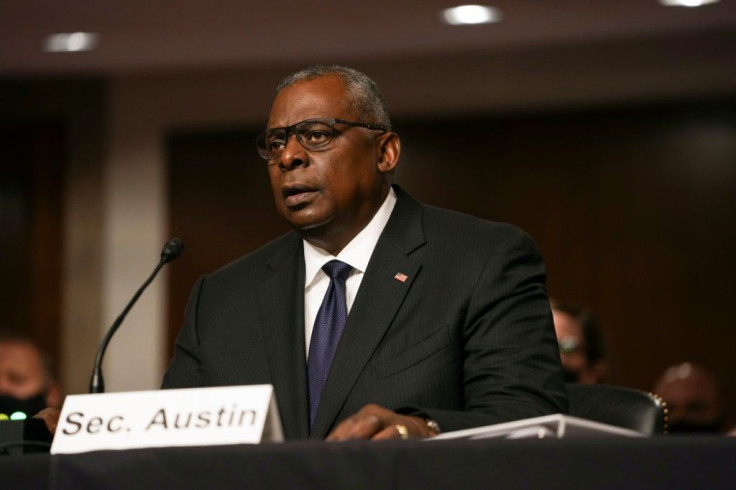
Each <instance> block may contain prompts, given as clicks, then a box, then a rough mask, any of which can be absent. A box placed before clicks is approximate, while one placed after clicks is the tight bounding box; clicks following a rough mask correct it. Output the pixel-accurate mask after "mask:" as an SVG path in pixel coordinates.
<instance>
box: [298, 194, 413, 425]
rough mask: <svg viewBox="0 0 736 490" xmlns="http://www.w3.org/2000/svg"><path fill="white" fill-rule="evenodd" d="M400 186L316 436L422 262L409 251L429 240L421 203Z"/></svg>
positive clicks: (340, 401) (333, 373) (339, 351)
mask: <svg viewBox="0 0 736 490" xmlns="http://www.w3.org/2000/svg"><path fill="white" fill-rule="evenodd" d="M396 192H397V196H398V198H399V199H398V201H397V203H396V206H395V208H394V210H393V212H392V214H391V218H390V219H389V221H388V223H387V224H386V228H385V229H384V231H383V233H382V234H381V238H380V239H379V240H378V243H377V244H376V248H375V250H374V251H373V255H372V256H371V260H370V262H369V264H368V268H367V270H366V273H365V276H364V277H363V281H362V282H361V285H360V289H359V291H358V295H357V296H356V298H355V302H354V303H353V307H352V309H351V310H350V315H349V316H348V321H347V323H346V325H345V329H344V330H343V333H342V337H341V338H340V343H339V344H338V347H337V351H336V352H335V357H334V359H333V361H332V366H331V367H330V373H329V375H328V377H327V382H326V384H325V388H324V391H323V392H322V398H321V400H320V406H319V411H318V412H317V416H316V418H315V421H314V426H313V427H312V432H311V434H310V437H312V438H323V437H325V436H326V435H327V432H328V431H329V430H330V428H331V426H332V424H333V422H334V421H335V418H336V417H337V416H338V414H339V412H340V409H341V408H342V406H343V405H344V403H345V400H346V399H347V397H348V395H349V394H350V391H351V389H352V387H353V386H354V385H355V382H356V381H357V379H358V377H359V376H360V374H361V372H362V371H363V369H364V368H365V365H366V364H367V362H368V360H369V359H370V357H371V355H372V354H373V352H374V351H375V349H376V347H377V346H378V344H379V343H380V341H381V339H382V338H383V336H384V334H385V332H386V330H387V329H388V327H389V325H390V324H391V322H392V321H393V318H394V317H395V316H396V313H397V312H398V310H399V308H400V306H401V304H402V303H403V301H404V298H405V296H406V294H407V293H408V292H409V289H410V288H411V286H412V284H413V282H414V279H415V277H416V275H417V273H418V272H419V269H420V267H421V265H420V264H419V263H418V262H417V261H416V260H414V259H412V258H411V257H410V256H409V253H410V252H411V251H412V250H414V249H416V248H417V247H419V246H421V245H422V244H423V243H424V234H423V232H422V226H421V206H420V205H419V203H417V202H416V201H414V200H413V199H411V198H410V197H409V196H408V195H406V194H405V193H403V192H402V191H401V189H399V188H396Z"/></svg>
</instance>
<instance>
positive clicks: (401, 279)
mask: <svg viewBox="0 0 736 490" xmlns="http://www.w3.org/2000/svg"><path fill="white" fill-rule="evenodd" d="M394 279H396V280H397V281H399V282H406V280H407V279H409V276H407V275H406V274H404V273H403V272H397V273H396V275H395V276H394Z"/></svg>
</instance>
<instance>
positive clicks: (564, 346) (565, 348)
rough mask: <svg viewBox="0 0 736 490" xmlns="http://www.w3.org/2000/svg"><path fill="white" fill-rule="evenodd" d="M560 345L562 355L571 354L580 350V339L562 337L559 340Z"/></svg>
mask: <svg viewBox="0 0 736 490" xmlns="http://www.w3.org/2000/svg"><path fill="white" fill-rule="evenodd" d="M558 345H559V346H560V353H561V354H571V353H573V352H575V351H576V350H578V348H579V347H580V342H578V339H576V338H575V337H562V338H561V339H560V340H559V342H558Z"/></svg>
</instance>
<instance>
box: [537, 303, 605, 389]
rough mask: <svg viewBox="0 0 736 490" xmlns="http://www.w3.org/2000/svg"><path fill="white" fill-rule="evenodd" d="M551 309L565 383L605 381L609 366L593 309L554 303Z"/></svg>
mask: <svg viewBox="0 0 736 490" xmlns="http://www.w3.org/2000/svg"><path fill="white" fill-rule="evenodd" d="M551 306H552V317H553V319H554V324H555V333H556V334H557V343H558V344H559V346H560V357H561V359H562V369H563V370H564V372H565V381H567V382H568V383H583V384H596V383H603V382H605V381H606V379H607V376H608V364H607V362H606V358H605V348H604V342H603V335H602V333H601V331H600V328H599V327H598V323H597V322H596V320H595V318H593V315H591V313H590V310H588V309H587V308H582V307H580V306H577V305H574V304H571V303H562V302H557V301H554V300H553V301H552V302H551Z"/></svg>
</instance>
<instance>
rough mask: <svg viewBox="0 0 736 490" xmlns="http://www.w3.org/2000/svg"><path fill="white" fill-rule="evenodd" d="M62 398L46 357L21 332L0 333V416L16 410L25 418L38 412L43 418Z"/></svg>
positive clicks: (55, 407)
mask: <svg viewBox="0 0 736 490" xmlns="http://www.w3.org/2000/svg"><path fill="white" fill-rule="evenodd" d="M62 401H63V391H62V388H61V385H60V384H59V382H58V381H57V380H56V376H55V375H54V370H53V366H52V363H51V360H50V358H49V356H47V355H46V354H44V353H43V352H42V351H41V349H40V348H39V347H38V346H37V345H36V344H35V343H34V342H33V341H32V340H31V339H29V338H28V337H26V336H24V335H21V334H18V333H14V332H0V419H5V417H8V418H10V417H11V416H12V415H13V414H15V413H18V412H20V413H22V414H25V416H26V417H32V416H34V415H36V414H39V412H42V413H41V414H40V415H41V417H40V418H43V419H44V420H46V417H47V415H48V414H49V412H53V413H57V414H58V409H59V408H60V407H61V404H62ZM47 407H50V408H47ZM15 417H21V418H22V417H23V415H16V416H15ZM53 425H54V426H55V425H56V424H55V421H54V423H53ZM47 426H49V422H48V421H47ZM53 428H55V427H51V426H49V429H53Z"/></svg>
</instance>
